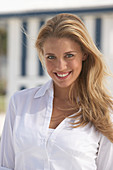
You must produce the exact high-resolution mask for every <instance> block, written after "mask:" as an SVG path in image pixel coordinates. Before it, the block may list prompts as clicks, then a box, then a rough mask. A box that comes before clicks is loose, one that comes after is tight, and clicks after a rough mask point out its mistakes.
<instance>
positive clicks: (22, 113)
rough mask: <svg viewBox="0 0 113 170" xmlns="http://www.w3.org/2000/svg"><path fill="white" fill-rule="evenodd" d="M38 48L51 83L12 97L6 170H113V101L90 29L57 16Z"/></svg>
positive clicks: (0, 161) (2, 165)
mask: <svg viewBox="0 0 113 170" xmlns="http://www.w3.org/2000/svg"><path fill="white" fill-rule="evenodd" d="M36 48H37V49H38V52H39V58H40V60H41V62H42V64H43V66H44V67H45V68H46V69H47V72H48V74H49V76H50V77H51V80H50V81H49V82H47V83H46V84H45V85H43V86H41V87H36V88H33V89H26V90H24V91H20V92H17V93H16V94H14V95H13V96H12V98H11V100H10V104H9V109H8V112H7V115H6V121H5V126H4V130H3V135H2V141H1V143H2V144H1V157H0V170H112V169H113V165H112V164H113V163H112V162H113V124H112V113H113V101H112V99H111V97H110V96H109V94H107V92H106V89H105V87H104V79H105V77H106V75H107V72H106V67H105V64H104V62H103V58H102V54H101V53H100V51H99V50H98V49H97V48H96V46H95V45H94V43H93V41H92V40H91V38H90V36H89V34H88V32H87V30H86V28H85V26H84V24H83V23H82V21H81V20H80V19H79V18H78V17H77V16H75V15H72V14H59V15H56V16H55V17H53V18H52V19H50V20H49V21H48V22H47V23H46V24H45V25H44V26H43V27H42V28H41V30H40V32H39V35H38V38H37V41H36Z"/></svg>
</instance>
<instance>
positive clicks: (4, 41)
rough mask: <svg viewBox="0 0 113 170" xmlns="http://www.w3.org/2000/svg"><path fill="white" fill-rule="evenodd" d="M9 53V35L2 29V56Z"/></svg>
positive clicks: (0, 45)
mask: <svg viewBox="0 0 113 170" xmlns="http://www.w3.org/2000/svg"><path fill="white" fill-rule="evenodd" d="M6 52H7V33H6V30H5V29H2V28H0V56H2V55H6Z"/></svg>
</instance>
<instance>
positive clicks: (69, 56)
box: [66, 54, 74, 58]
mask: <svg viewBox="0 0 113 170" xmlns="http://www.w3.org/2000/svg"><path fill="white" fill-rule="evenodd" d="M73 56H74V54H67V55H66V57H67V58H71V57H73Z"/></svg>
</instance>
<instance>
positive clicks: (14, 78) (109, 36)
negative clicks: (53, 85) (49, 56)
mask: <svg viewBox="0 0 113 170" xmlns="http://www.w3.org/2000/svg"><path fill="white" fill-rule="evenodd" d="M58 13H73V14H76V15H78V16H79V17H80V18H81V19H82V20H83V22H84V23H85V25H86V27H87V29H88V31H89V34H90V36H91V37H92V39H93V40H94V42H95V44H96V46H97V47H98V48H99V50H100V51H101V52H102V53H103V54H104V56H103V59H104V60H105V61H106V64H107V65H108V67H109V68H110V70H111V72H112V73H113V0H107V1H106V0H57V1H56V0H10V1H8V0H4V1H1V2H0V135H1V132H2V128H3V123H4V118H5V113H6V110H7V106H8V103H9V99H10V97H11V96H12V95H13V93H14V92H16V91H18V90H22V89H25V88H31V87H35V86H38V85H41V84H43V83H45V82H46V81H47V80H48V79H49V77H48V75H47V73H46V71H44V70H43V69H42V66H41V64H40V62H39V60H38V55H37V51H36V49H35V41H36V38H37V35H38V31H39V29H40V27H41V26H42V25H43V24H44V23H45V22H46V20H48V19H49V18H51V17H53V16H54V15H56V14H58ZM112 84H113V80H112V79H109V84H108V89H110V90H111V93H112V94H113V85H112Z"/></svg>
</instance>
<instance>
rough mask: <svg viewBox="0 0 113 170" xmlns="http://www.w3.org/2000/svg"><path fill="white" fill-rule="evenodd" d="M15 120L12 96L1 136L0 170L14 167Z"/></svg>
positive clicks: (8, 169) (11, 169) (9, 169)
mask: <svg viewBox="0 0 113 170" xmlns="http://www.w3.org/2000/svg"><path fill="white" fill-rule="evenodd" d="M14 120H15V109H14V104H13V97H12V98H11V100H10V103H9V107H8V111H7V114H6V118H5V123H4V128H3V132H2V138H1V149H0V170H13V169H14V167H15V156H14V146H13V125H14Z"/></svg>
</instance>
